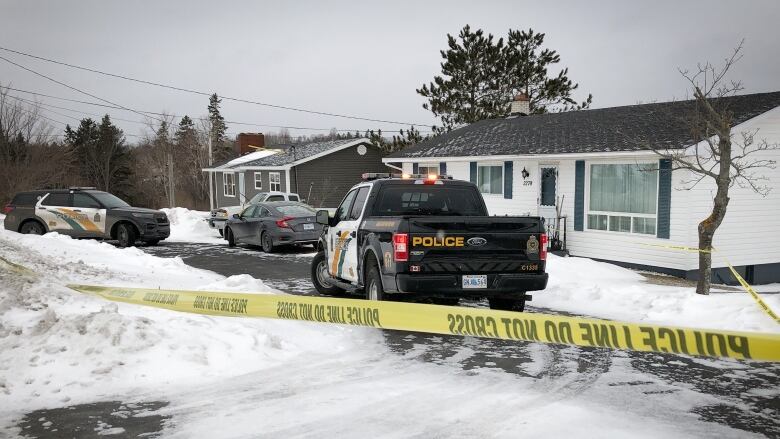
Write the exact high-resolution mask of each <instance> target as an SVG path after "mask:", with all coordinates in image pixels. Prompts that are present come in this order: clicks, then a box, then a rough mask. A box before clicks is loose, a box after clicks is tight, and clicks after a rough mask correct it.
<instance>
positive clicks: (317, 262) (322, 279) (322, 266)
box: [311, 252, 344, 296]
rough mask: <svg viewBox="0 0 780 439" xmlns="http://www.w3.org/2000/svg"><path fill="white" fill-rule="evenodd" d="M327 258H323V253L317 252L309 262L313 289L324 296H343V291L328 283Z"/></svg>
mask: <svg viewBox="0 0 780 439" xmlns="http://www.w3.org/2000/svg"><path fill="white" fill-rule="evenodd" d="M328 278H330V274H328V258H327V257H325V252H319V253H317V254H316V255H314V259H312V261H311V282H312V283H313V284H314V289H316V290H317V292H318V293H320V294H324V295H326V296H340V295H342V294H344V290H342V289H341V288H339V287H335V286H333V285H330V284H329V283H328V281H327V280H328Z"/></svg>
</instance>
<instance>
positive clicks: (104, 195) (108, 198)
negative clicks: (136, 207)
mask: <svg viewBox="0 0 780 439" xmlns="http://www.w3.org/2000/svg"><path fill="white" fill-rule="evenodd" d="M89 194H90V195H92V196H93V197H95V198H97V200H98V201H100V204H102V205H103V206H105V207H106V209H113V208H116V207H127V206H129V204H127V203H125V202H124V201H122V199H121V198H119V197H117V196H115V195H111V194H109V193H108V192H90V193H89Z"/></svg>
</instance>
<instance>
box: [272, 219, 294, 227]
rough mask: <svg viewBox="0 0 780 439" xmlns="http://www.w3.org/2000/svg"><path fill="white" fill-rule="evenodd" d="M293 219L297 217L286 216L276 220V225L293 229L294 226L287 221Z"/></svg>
mask: <svg viewBox="0 0 780 439" xmlns="http://www.w3.org/2000/svg"><path fill="white" fill-rule="evenodd" d="M291 219H295V217H292V216H286V217H284V218H282V219H280V220H276V225H277V226H278V227H279V228H281V229H291V228H292V227H290V224H288V223H287V221H290V220H291Z"/></svg>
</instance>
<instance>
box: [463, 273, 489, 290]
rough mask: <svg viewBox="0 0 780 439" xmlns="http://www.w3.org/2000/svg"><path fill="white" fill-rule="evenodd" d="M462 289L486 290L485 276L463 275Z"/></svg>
mask: <svg viewBox="0 0 780 439" xmlns="http://www.w3.org/2000/svg"><path fill="white" fill-rule="evenodd" d="M463 288H487V275H486V274H477V275H464V276H463Z"/></svg>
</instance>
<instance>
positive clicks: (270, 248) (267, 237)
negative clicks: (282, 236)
mask: <svg viewBox="0 0 780 439" xmlns="http://www.w3.org/2000/svg"><path fill="white" fill-rule="evenodd" d="M260 243H261V244H263V251H264V252H266V253H273V252H274V239H273V238H272V237H271V234H270V233H266V232H263V235H262V236H260Z"/></svg>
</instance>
